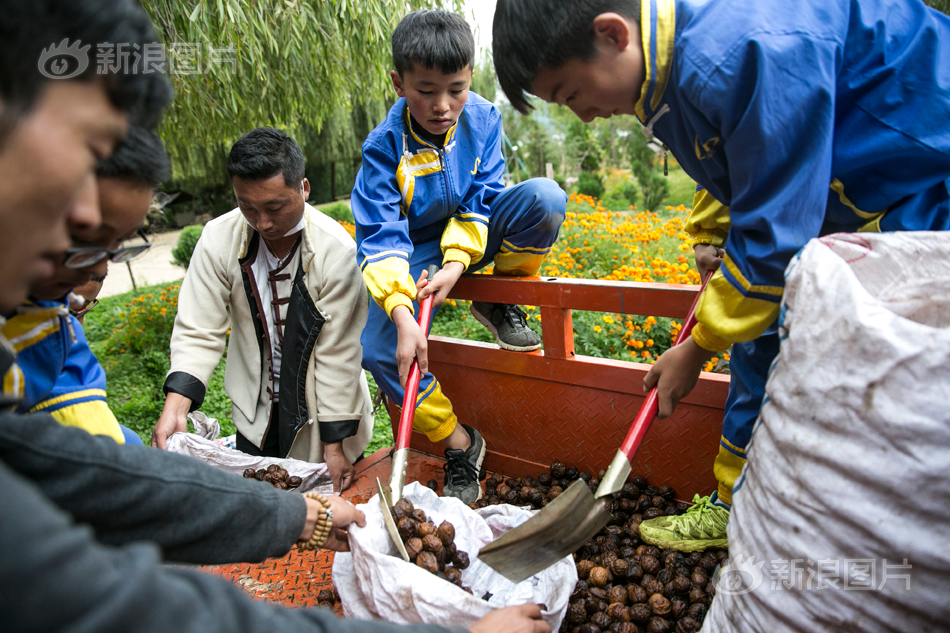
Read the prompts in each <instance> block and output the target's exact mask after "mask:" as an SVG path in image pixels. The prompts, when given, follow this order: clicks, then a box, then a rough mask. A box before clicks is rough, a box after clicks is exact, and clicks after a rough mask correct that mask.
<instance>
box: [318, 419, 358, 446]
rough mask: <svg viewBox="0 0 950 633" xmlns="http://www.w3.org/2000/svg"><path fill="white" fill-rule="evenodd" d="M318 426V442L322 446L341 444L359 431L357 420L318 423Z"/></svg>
mask: <svg viewBox="0 0 950 633" xmlns="http://www.w3.org/2000/svg"><path fill="white" fill-rule="evenodd" d="M317 424H319V425H320V441H321V442H323V443H324V444H333V443H334V442H342V441H343V440H344V439H346V438H348V437H352V436H354V435H356V432H357V431H359V430H360V421H359V420H338V421H336V422H318V423H317Z"/></svg>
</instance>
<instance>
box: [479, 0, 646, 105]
mask: <svg viewBox="0 0 950 633" xmlns="http://www.w3.org/2000/svg"><path fill="white" fill-rule="evenodd" d="M646 1H647V2H649V0H646ZM602 13H618V14H620V15H622V16H623V17H625V18H627V19H630V20H634V21H636V22H639V21H640V0H498V4H497V5H496V6H495V19H494V22H493V24H492V56H493V57H494V59H495V72H496V73H497V75H498V83H499V84H501V89H502V90H504V91H505V96H507V97H508V101H510V102H511V105H512V106H514V107H515V109H517V110H518V111H519V112H521V113H522V114H527V113H528V111H530V110H531V104H529V103H528V98H527V97H528V92H529V91H530V89H531V85H532V84H533V83H534V79H535V77H536V76H537V74H538V71H539V70H541V69H542V68H548V67H550V68H558V67H560V66H563V65H564V64H566V63H567V62H569V61H571V60H572V59H580V60H582V61H590V59H591V58H592V57H593V56H594V29H593V23H594V18H596V17H597V16H598V15H600V14H602Z"/></svg>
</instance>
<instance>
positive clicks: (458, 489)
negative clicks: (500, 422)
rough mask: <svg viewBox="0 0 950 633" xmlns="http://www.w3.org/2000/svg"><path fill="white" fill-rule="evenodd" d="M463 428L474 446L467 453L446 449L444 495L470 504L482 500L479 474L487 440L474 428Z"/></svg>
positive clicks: (465, 426) (463, 426) (466, 426)
mask: <svg viewBox="0 0 950 633" xmlns="http://www.w3.org/2000/svg"><path fill="white" fill-rule="evenodd" d="M462 428H463V429H465V430H466V431H467V432H468V436H469V437H470V438H472V445H471V446H469V447H468V450H465V451H463V450H459V449H457V448H447V449H445V466H443V467H442V468H443V469H444V470H445V487H444V488H443V489H442V494H443V496H446V497H455V498H457V499H460V500H461V501H462V503H465V504H469V503H472V502H473V501H478V500H479V499H481V498H482V487H481V486H480V485H479V484H478V474H479V472H481V468H482V460H483V459H485V440H483V439H482V436H481V434H479V432H478V431H476V430H475V429H473V428H472V427H470V426H468V425H465V424H463V425H462Z"/></svg>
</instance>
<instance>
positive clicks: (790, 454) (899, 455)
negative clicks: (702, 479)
mask: <svg viewBox="0 0 950 633" xmlns="http://www.w3.org/2000/svg"><path fill="white" fill-rule="evenodd" d="M786 276H787V279H786V289H785V297H784V301H783V304H782V308H781V316H780V322H779V336H780V337H781V338H782V341H781V348H780V352H779V355H778V358H777V359H776V361H775V364H774V365H773V368H772V372H771V375H770V377H769V380H768V383H767V386H766V400H765V403H764V404H763V406H762V412H761V415H760V418H759V420H758V422H757V423H756V427H755V430H754V433H753V437H752V443H751V445H750V448H749V451H748V463H747V465H746V467H745V470H744V471H743V474H742V476H741V477H740V479H739V480H738V481H737V483H736V490H735V492H734V494H733V501H734V504H733V509H732V516H731V517H730V520H729V528H728V535H729V553H730V557H731V563H730V565H729V566H728V567H726V568H725V569H724V574H723V575H722V576H721V577H720V579H719V582H718V584H717V595H716V599H715V600H714V601H713V604H712V607H711V610H710V612H709V614H708V616H707V618H706V622H705V625H704V628H703V631H717V632H718V631H809V632H810V631H869V632H883V631H895V632H896V631H938V630H947V627H948V624H947V623H948V622H950V601H948V600H947V595H948V592H950V233H890V234H883V235H880V234H877V235H875V234H864V233H862V234H856V235H832V236H828V237H826V238H822V239H820V240H813V241H811V242H809V244H808V245H807V246H806V247H805V248H804V249H803V250H802V252H801V253H800V254H799V256H798V257H796V259H795V260H794V261H793V262H792V263H791V264H790V266H789V268H788V271H787V274H786Z"/></svg>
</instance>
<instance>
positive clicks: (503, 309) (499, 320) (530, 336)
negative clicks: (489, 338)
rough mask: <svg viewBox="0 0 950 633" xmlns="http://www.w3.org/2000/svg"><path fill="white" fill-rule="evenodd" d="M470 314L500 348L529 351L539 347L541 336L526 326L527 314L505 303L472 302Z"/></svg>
mask: <svg viewBox="0 0 950 633" xmlns="http://www.w3.org/2000/svg"><path fill="white" fill-rule="evenodd" d="M471 311H472V316H473V317H475V320H476V321H478V322H479V323H481V324H482V325H484V326H485V327H486V328H488V331H489V332H491V333H492V334H494V335H495V342H497V343H498V346H499V347H501V348H502V349H508V350H511V351H513V352H530V351H532V350H536V349H538V348H539V347H541V337H539V336H538V335H537V334H536V333H535V331H534V330H532V329H531V328H530V327H528V315H527V314H526V313H525V311H524V310H522V309H521V308H519V307H518V306H513V305H509V304H507V303H484V302H482V301H473V302H472V308H471Z"/></svg>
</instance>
